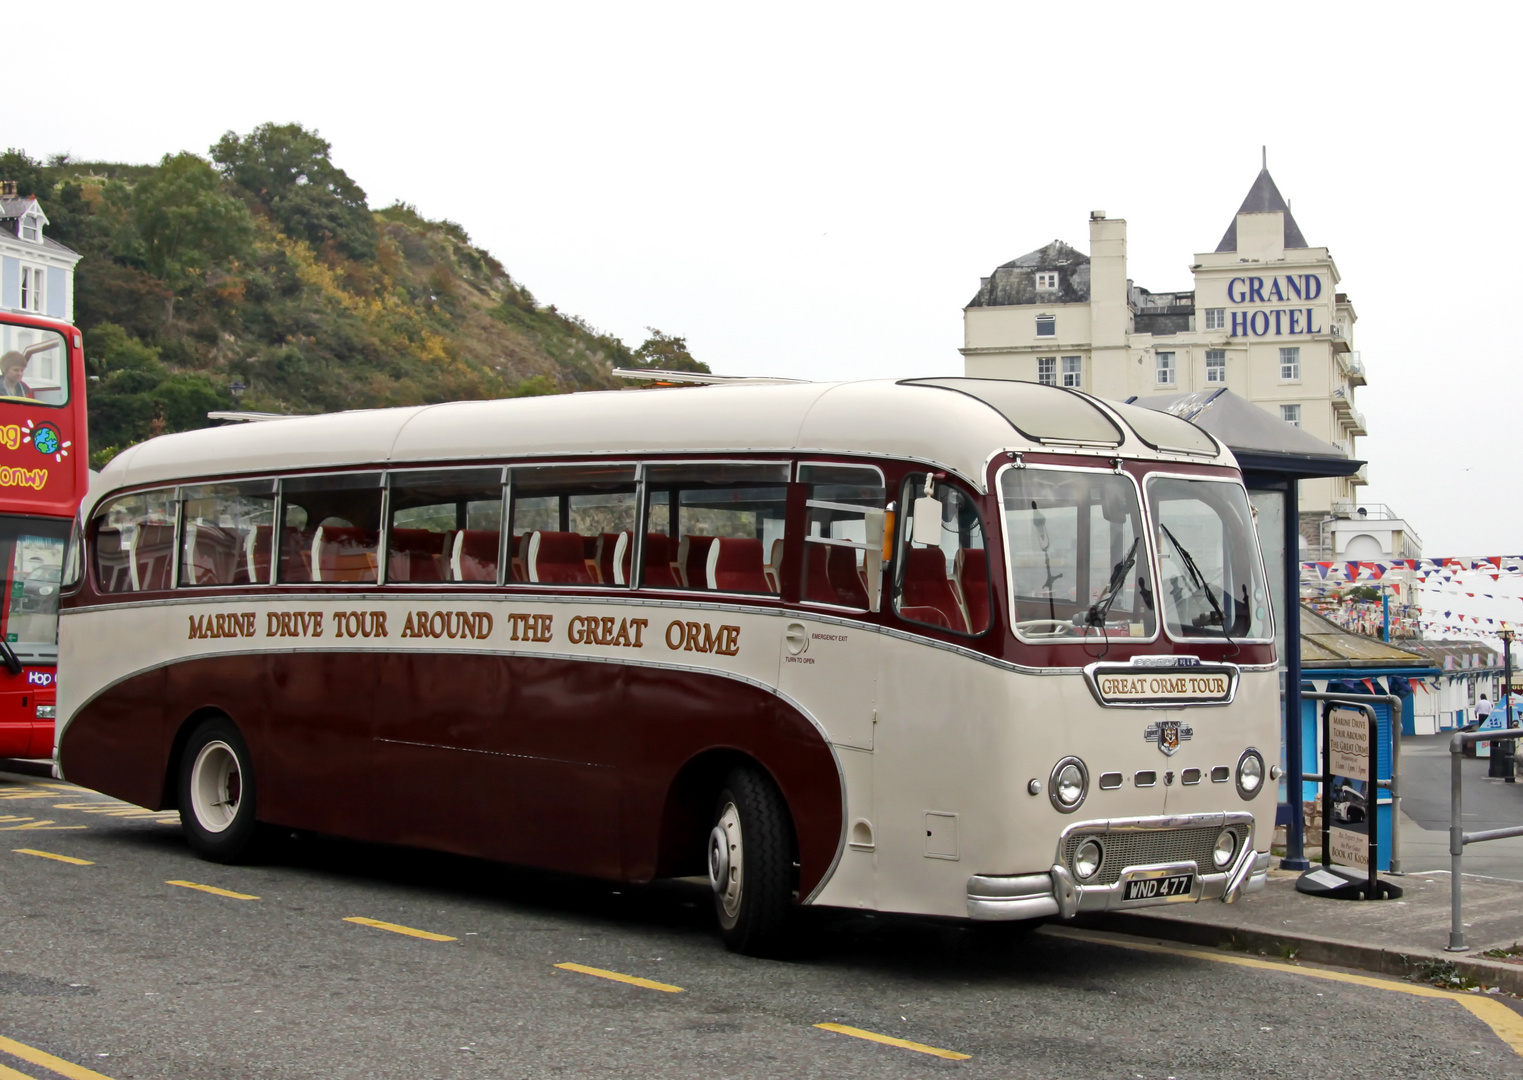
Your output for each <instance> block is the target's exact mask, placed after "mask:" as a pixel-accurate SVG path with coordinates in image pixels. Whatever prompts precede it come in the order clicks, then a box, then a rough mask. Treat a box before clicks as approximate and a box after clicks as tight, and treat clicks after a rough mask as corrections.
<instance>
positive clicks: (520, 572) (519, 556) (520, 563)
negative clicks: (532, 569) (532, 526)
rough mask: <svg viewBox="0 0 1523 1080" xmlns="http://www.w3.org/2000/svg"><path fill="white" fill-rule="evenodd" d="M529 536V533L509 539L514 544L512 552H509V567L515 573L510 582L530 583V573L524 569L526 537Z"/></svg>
mask: <svg viewBox="0 0 1523 1080" xmlns="http://www.w3.org/2000/svg"><path fill="white" fill-rule="evenodd" d="M527 535H529V534H528V533H520V534H519V535H518V536H514V537H510V538H509V542H510V543H511V544H512V548H511V550H510V552H509V555H508V567H509V569H511V570H512V572H513V574H512V577H510V578H509V579H508V580H509V581H528V580H529V571H527V570H525V569H524V554H523V543H524V537H525V536H527Z"/></svg>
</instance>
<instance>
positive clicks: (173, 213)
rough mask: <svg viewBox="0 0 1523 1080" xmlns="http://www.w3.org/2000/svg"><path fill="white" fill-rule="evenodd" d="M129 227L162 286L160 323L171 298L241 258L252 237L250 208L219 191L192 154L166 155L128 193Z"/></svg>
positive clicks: (169, 315) (169, 312) (169, 314)
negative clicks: (220, 265) (203, 275)
mask: <svg viewBox="0 0 1523 1080" xmlns="http://www.w3.org/2000/svg"><path fill="white" fill-rule="evenodd" d="M132 224H133V226H134V227H135V229H136V232H137V241H138V243H139V244H140V245H141V253H142V258H143V265H144V266H145V268H146V269H147V270H148V272H149V273H151V274H153V275H154V276H155V277H157V278H158V279H159V280H160V281H162V282H164V284H165V286H166V287H167V288H168V289H169V296H168V298H167V299H166V300H165V301H164V323H165V325H166V326H167V325H169V323H170V322H171V321H172V320H173V318H174V304H175V296H176V295H177V294H178V293H180V292H182V291H183V290H184V289H185V288H186V287H187V286H189V285H190V284H191V282H192V281H194V280H195V279H196V278H197V277H198V276H199V275H200V274H201V273H203V272H204V271H205V270H206V269H207V268H209V267H211V266H213V265H216V264H217V263H219V262H223V261H225V260H227V259H229V258H234V257H236V256H238V255H241V254H243V253H244V252H245V251H246V250H247V249H248V246H249V243H250V242H251V241H252V239H253V234H254V227H253V221H252V220H251V219H250V217H249V213H248V208H247V207H245V206H244V205H243V203H241V202H239V201H238V200H237V199H235V198H232V197H231V196H229V195H226V194H224V193H223V191H222V185H221V182H220V181H219V180H218V178H217V173H216V171H215V170H213V169H212V167H211V166H210V165H209V164H208V163H207V162H206V161H205V160H204V159H202V158H199V157H197V156H196V155H195V154H191V153H179V154H175V155H173V156H171V155H169V154H165V155H164V159H163V160H162V161H160V162H159V167H158V168H157V169H156V170H154V172H153V173H152V174H151V175H150V176H148V177H146V178H145V179H143V180H142V181H140V182H139V183H138V185H137V187H136V188H135V189H134V190H133V192H132Z"/></svg>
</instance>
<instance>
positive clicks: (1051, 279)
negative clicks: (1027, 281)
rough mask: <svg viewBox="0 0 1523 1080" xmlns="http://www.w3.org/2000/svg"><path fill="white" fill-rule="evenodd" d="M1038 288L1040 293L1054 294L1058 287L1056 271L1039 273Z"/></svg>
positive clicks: (1037, 278)
mask: <svg viewBox="0 0 1523 1080" xmlns="http://www.w3.org/2000/svg"><path fill="white" fill-rule="evenodd" d="M1036 287H1037V289H1038V291H1040V292H1052V291H1053V290H1054V289H1056V288H1057V287H1058V272H1057V271H1056V270H1051V271H1048V270H1043V271H1038V273H1037V276H1036Z"/></svg>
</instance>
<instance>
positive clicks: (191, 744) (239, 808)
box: [179, 717, 257, 863]
mask: <svg viewBox="0 0 1523 1080" xmlns="http://www.w3.org/2000/svg"><path fill="white" fill-rule="evenodd" d="M179 796H180V825H181V827H182V828H184V830H185V837H186V839H187V840H188V841H189V842H190V849H191V850H192V851H194V852H195V853H196V854H197V855H199V856H200V857H201V858H203V859H210V860H212V861H213V862H223V863H230V862H238V861H239V860H240V859H243V858H245V857H246V856H247V855H248V854H249V853H250V850H251V848H252V846H253V841H254V834H255V831H256V827H257V826H256V822H255V820H254V773H253V769H252V768H251V767H250V765H249V749H248V745H247V744H246V743H245V742H244V741H243V736H242V734H240V733H239V731H238V728H237V726H236V725H235V724H234V723H233V722H232V721H231V720H229V719H227V718H226V717H217V718H215V719H212V720H207V721H205V722H204V723H202V724H201V725H200V726H199V727H197V728H196V730H195V731H194V732H192V733H191V736H190V739H189V740H188V741H187V742H186V744H185V752H184V753H183V754H182V755H180V783H179Z"/></svg>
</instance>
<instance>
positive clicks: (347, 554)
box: [312, 525, 379, 582]
mask: <svg viewBox="0 0 1523 1080" xmlns="http://www.w3.org/2000/svg"><path fill="white" fill-rule="evenodd" d="M378 544H379V537H378V536H377V535H376V534H375V533H373V532H371V531H369V530H368V529H361V528H358V527H356V526H353V525H319V526H318V527H317V531H316V532H314V533H313V534H312V578H313V580H314V581H322V582H335V581H374V580H375V579H376V564H377V560H376V547H377V546H378Z"/></svg>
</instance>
